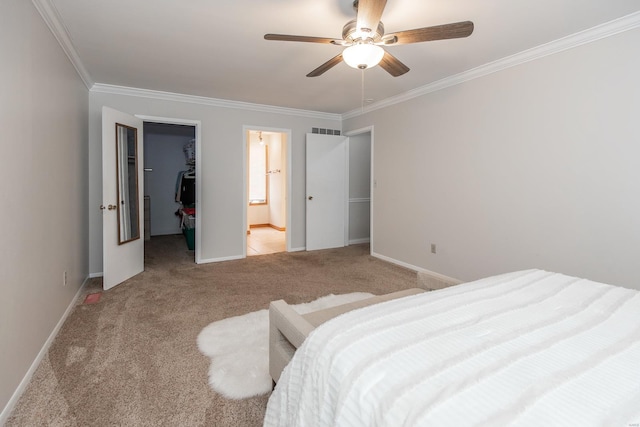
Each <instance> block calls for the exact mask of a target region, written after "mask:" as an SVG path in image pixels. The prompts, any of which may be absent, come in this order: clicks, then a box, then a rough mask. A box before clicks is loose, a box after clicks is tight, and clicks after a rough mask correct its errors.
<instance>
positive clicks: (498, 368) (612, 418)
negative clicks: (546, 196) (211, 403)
mask: <svg viewBox="0 0 640 427" xmlns="http://www.w3.org/2000/svg"><path fill="white" fill-rule="evenodd" d="M264 425H265V426H296V427H303V426H369V427H370V426H389V427H398V426H461V425H464V426H469V425H482V426H502V425H517V426H542V425H544V426H555V425H567V426H591V425H594V426H596V425H601V426H617V425H619V426H636V425H640V294H639V292H638V291H635V290H631V289H626V288H621V287H616V286H611V285H607V284H602V283H596V282H593V281H589V280H584V279H578V278H575V277H570V276H565V275H562V274H557V273H552V272H547V271H542V270H527V271H518V272H514V273H509V274H504V275H500V276H494V277H490V278H486V279H482V280H478V281H475V282H470V283H465V284H461V285H457V286H454V287H450V288H446V289H442V290H438V291H433V292H426V293H421V294H417V295H413V296H408V297H404V298H399V299H394V300H391V301H387V302H384V303H381V304H376V305H372V306H368V307H364V308H361V309H358V310H354V311H350V312H348V313H345V314H343V315H340V316H338V317H336V318H334V319H332V320H329V321H328V322H326V323H324V324H322V325H321V326H319V327H318V328H316V329H315V330H314V331H313V332H311V334H310V335H309V337H307V339H306V340H305V341H304V343H303V344H302V346H300V347H299V348H298V349H297V351H296V353H295V355H294V357H293V359H292V360H291V362H290V363H289V364H288V365H287V366H286V368H285V369H284V371H283V372H282V375H281V376H280V379H279V381H278V384H277V385H276V388H275V390H274V392H273V393H272V395H271V397H270V399H269V403H268V405H267V412H266V415H265V420H264Z"/></svg>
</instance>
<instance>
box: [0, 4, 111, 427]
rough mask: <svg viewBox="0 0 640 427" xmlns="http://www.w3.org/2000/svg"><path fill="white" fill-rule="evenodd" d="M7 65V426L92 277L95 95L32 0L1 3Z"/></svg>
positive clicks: (1, 371) (3, 353)
mask: <svg viewBox="0 0 640 427" xmlns="http://www.w3.org/2000/svg"><path fill="white" fill-rule="evenodd" d="M0 63H1V64H2V65H1V66H0V129H2V137H1V138H0V144H1V145H2V155H1V156H0V194H2V195H3V198H4V208H3V209H1V210H0V223H2V224H3V226H2V239H0V259H2V262H1V263H0V287H1V291H0V292H1V294H0V295H1V297H0V343H1V344H0V411H3V412H2V413H0V424H3V421H4V419H5V418H6V416H7V415H8V410H3V408H5V409H7V408H8V406H7V405H8V404H10V403H13V402H14V401H13V400H10V399H11V397H12V395H13V394H14V392H16V390H17V389H19V385H20V384H21V381H22V380H23V379H24V378H25V375H26V374H27V373H28V372H30V371H29V369H30V367H31V365H32V363H33V362H34V360H36V358H37V356H38V353H39V352H40V350H41V349H42V348H43V346H44V345H45V343H46V342H47V340H48V339H49V338H52V335H51V334H52V332H54V331H55V330H57V324H58V322H59V321H60V319H61V318H62V317H63V315H64V313H65V310H66V309H67V308H68V307H69V305H70V304H71V302H72V301H73V299H74V296H75V294H76V292H77V291H78V289H79V288H80V286H81V285H82V283H83V281H84V279H85V278H86V277H87V275H88V272H89V271H88V214H87V206H88V199H87V191H88V172H87V150H88V147H87V137H88V135H87V123H88V118H87V112H88V90H87V88H86V87H85V86H84V84H83V82H82V80H81V79H80V78H79V77H78V74H77V73H76V71H75V69H74V67H73V66H72V65H71V62H70V61H69V60H68V58H67V57H66V55H65V53H64V52H63V50H62V49H61V48H60V46H59V45H58V43H57V41H56V39H55V38H54V36H53V35H52V33H51V32H50V31H49V28H48V27H47V26H46V25H45V23H44V21H43V20H42V18H41V17H40V15H39V14H38V12H37V11H36V9H35V8H34V6H33V4H32V3H31V2H28V1H24V0H2V1H1V2H0ZM94 209H95V211H96V212H99V210H98V205H96V206H94ZM64 271H67V286H64V285H63V272H64Z"/></svg>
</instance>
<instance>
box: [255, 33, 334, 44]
mask: <svg viewBox="0 0 640 427" xmlns="http://www.w3.org/2000/svg"><path fill="white" fill-rule="evenodd" d="M264 39H265V40H277V41H283V42H306V43H333V42H334V41H335V40H336V39H330V38H327V37H309V36H292V35H289V34H265V35H264ZM339 41H340V42H342V40H339Z"/></svg>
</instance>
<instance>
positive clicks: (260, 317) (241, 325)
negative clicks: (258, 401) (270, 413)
mask: <svg viewBox="0 0 640 427" xmlns="http://www.w3.org/2000/svg"><path fill="white" fill-rule="evenodd" d="M371 296H373V295H372V294H369V293H365V292H355V293H351V294H344V295H333V294H330V295H327V296H324V297H322V298H318V299H317V300H315V301H312V302H309V303H305V304H297V305H294V306H293V308H294V309H295V310H296V311H297V312H298V313H301V314H305V313H309V312H311V311H316V310H321V309H323V308H328V307H334V306H336V305H340V304H346V303H349V302H352V301H358V300H361V299H365V298H369V297H371ZM198 348H199V349H200V351H201V352H202V353H203V354H204V355H206V356H209V357H210V358H211V367H210V368H209V385H210V386H211V388H212V389H213V390H214V391H216V392H218V393H220V394H222V395H223V396H225V397H228V398H230V399H245V398H247V397H251V396H257V395H260V394H265V393H268V392H270V391H271V377H270V376H269V311H268V310H260V311H254V312H252V313H248V314H245V315H242V316H236V317H230V318H228V319H223V320H220V321H218V322H213V323H211V324H209V325H208V326H207V327H205V328H204V329H203V330H202V331H201V332H200V334H199V335H198Z"/></svg>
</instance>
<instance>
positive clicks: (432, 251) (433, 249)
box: [431, 243, 436, 254]
mask: <svg viewBox="0 0 640 427" xmlns="http://www.w3.org/2000/svg"><path fill="white" fill-rule="evenodd" d="M431 253H432V254H435V253H436V244H435V243H432V244H431Z"/></svg>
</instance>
